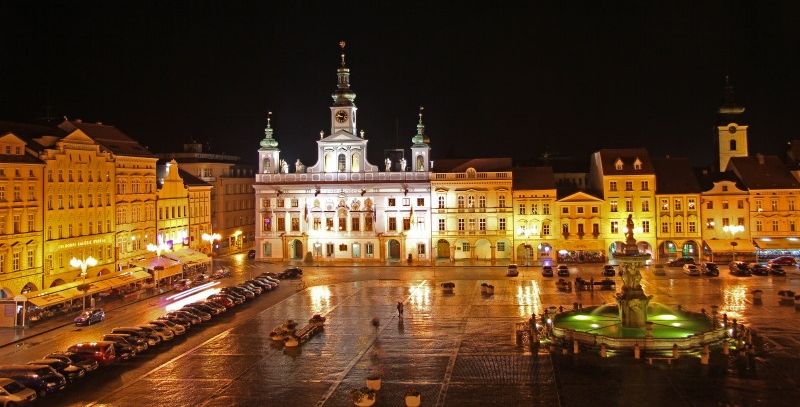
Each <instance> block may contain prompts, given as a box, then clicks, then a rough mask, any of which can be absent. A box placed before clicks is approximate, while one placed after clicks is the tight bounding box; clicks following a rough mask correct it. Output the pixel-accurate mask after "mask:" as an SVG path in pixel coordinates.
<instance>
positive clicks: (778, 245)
mask: <svg viewBox="0 0 800 407" xmlns="http://www.w3.org/2000/svg"><path fill="white" fill-rule="evenodd" d="M753 242H754V243H755V245H756V247H757V248H758V249H760V250H798V249H800V241H799V240H798V239H797V238H796V237H772V238H769V237H765V238H757V239H753Z"/></svg>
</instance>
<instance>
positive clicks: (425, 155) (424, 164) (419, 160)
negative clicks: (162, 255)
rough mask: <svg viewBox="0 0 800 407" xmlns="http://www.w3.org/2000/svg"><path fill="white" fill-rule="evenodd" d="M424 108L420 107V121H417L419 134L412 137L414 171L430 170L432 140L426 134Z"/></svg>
mask: <svg viewBox="0 0 800 407" xmlns="http://www.w3.org/2000/svg"><path fill="white" fill-rule="evenodd" d="M422 109H423V107H422V106H420V107H419V123H417V134H415V135H414V137H412V138H411V142H412V143H414V144H412V145H411V157H412V158H411V159H412V161H411V165H412V167H411V168H412V171H430V162H431V161H430V155H431V146H430V145H429V143H430V140H429V139H428V136H426V135H425V124H423V123H422Z"/></svg>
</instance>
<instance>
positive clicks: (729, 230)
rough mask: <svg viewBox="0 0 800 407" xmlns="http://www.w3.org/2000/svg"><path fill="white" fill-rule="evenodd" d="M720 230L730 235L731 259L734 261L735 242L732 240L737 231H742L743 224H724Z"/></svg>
mask: <svg viewBox="0 0 800 407" xmlns="http://www.w3.org/2000/svg"><path fill="white" fill-rule="evenodd" d="M722 230H723V231H725V233H730V235H731V261H736V242H735V241H733V240H734V237H735V236H736V234H737V233H739V232H744V225H725V226H723V227H722Z"/></svg>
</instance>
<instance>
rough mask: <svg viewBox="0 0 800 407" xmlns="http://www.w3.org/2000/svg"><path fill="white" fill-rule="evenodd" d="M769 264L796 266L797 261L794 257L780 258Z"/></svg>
mask: <svg viewBox="0 0 800 407" xmlns="http://www.w3.org/2000/svg"><path fill="white" fill-rule="evenodd" d="M769 264H779V265H781V266H796V265H797V259H795V258H794V257H792V256H780V257H776V258H774V259H772V260H770V261H769Z"/></svg>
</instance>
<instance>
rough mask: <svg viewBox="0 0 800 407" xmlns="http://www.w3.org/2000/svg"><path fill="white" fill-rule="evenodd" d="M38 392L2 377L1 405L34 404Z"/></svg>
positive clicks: (0, 389) (0, 379) (0, 386)
mask: <svg viewBox="0 0 800 407" xmlns="http://www.w3.org/2000/svg"><path fill="white" fill-rule="evenodd" d="M34 400H36V391H34V390H31V389H29V388H27V387H25V386H23V385H21V384H19V383H17V382H15V381H14V380H11V379H6V378H4V377H0V405H2V406H21V405H23V404H29V403H33V402H34Z"/></svg>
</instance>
